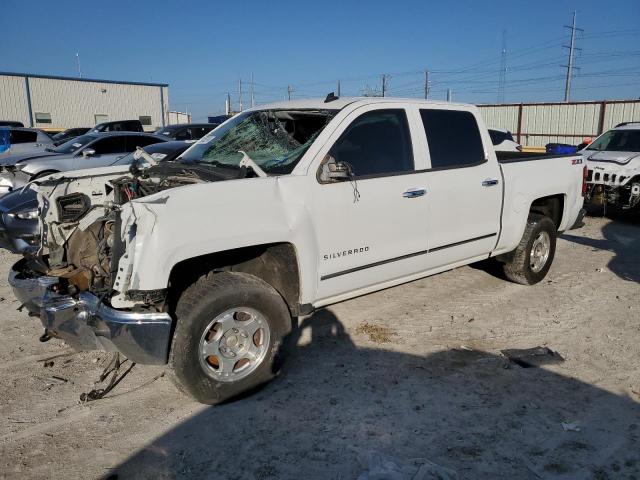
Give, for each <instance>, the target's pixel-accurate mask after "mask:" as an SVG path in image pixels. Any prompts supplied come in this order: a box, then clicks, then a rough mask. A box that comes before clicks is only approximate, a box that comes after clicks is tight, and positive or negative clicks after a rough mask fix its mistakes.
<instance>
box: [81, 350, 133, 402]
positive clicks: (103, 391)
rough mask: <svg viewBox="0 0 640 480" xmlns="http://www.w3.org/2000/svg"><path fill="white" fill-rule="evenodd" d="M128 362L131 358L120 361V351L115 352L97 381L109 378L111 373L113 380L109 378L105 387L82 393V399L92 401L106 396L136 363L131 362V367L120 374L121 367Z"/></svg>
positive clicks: (100, 381)
mask: <svg viewBox="0 0 640 480" xmlns="http://www.w3.org/2000/svg"><path fill="white" fill-rule="evenodd" d="M127 362H129V359H127V358H125V359H124V360H123V361H120V353H119V352H115V353H114V354H113V357H112V358H111V360H110V361H109V363H108V364H107V366H106V367H105V369H104V370H103V371H102V373H101V374H100V378H99V379H98V381H97V382H96V383H102V382H104V381H105V380H106V379H107V377H108V376H109V375H111V380H109V384H108V385H107V386H106V387H105V388H94V389H93V390H91V391H90V392H86V393H81V394H80V401H81V402H92V401H94V400H100V399H101V398H104V397H105V395H107V394H108V393H109V392H110V391H111V390H113V389H114V388H115V387H116V386H117V385H118V384H119V383H120V382H121V381H122V380H123V379H124V377H126V376H127V375H129V372H131V370H132V369H133V367H134V366H135V365H136V364H135V363H133V362H131V365H129V367H128V368H127V369H126V370H125V371H124V372H122V374H121V375H120V369H121V368H122V367H123V366H124V365H125V364H126V363H127ZM118 375H120V376H118Z"/></svg>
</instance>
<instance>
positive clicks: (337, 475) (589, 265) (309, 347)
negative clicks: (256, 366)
mask: <svg viewBox="0 0 640 480" xmlns="http://www.w3.org/2000/svg"><path fill="white" fill-rule="evenodd" d="M586 222H587V225H586V226H585V227H584V228H583V229H581V230H575V231H573V232H569V233H568V234H565V235H564V236H563V237H562V239H561V240H560V241H559V243H558V251H557V254H556V259H555V262H554V264H553V267H552V269H551V271H550V273H549V275H548V277H547V279H546V280H545V281H544V282H542V283H541V284H539V285H537V286H534V287H524V286H520V285H515V284H512V283H508V282H506V281H504V280H502V279H500V278H498V277H497V276H495V275H494V274H493V273H492V272H491V269H490V268H488V267H485V266H483V265H480V266H472V267H465V268H460V269H457V270H454V271H450V272H446V273H443V274H440V275H436V276H434V277H431V278H427V279H424V280H420V281H416V282H413V283H410V284H407V285H403V286H400V287H396V288H392V289H388V290H385V291H382V292H378V293H376V294H372V295H368V296H365V297H361V298H358V299H354V300H351V301H348V302H344V303H342V304H339V305H335V306H333V307H330V308H328V309H325V310H322V311H319V312H317V313H315V314H314V315H312V316H310V317H308V318H306V319H303V320H302V321H301V325H300V329H299V330H298V331H297V332H296V333H295V334H294V338H292V343H294V344H296V345H297V346H296V347H295V349H294V351H293V352H292V354H291V356H290V358H289V361H288V362H287V364H286V367H285V369H284V371H283V373H282V374H281V375H280V377H279V378H278V379H276V380H275V381H274V382H272V383H271V384H269V385H268V386H266V387H265V388H263V389H262V390H260V391H258V392H256V393H254V394H253V395H251V396H249V397H247V398H244V399H241V400H237V401H235V402H233V403H230V404H227V405H222V406H218V407H204V406H202V405H199V404H196V403H194V402H192V401H191V400H189V399H188V398H186V397H185V396H183V395H182V394H180V393H178V392H177V391H176V390H175V388H174V387H173V386H172V385H171V383H170V382H169V381H168V380H167V379H166V378H164V377H160V378H158V375H159V374H161V372H162V369H161V368H157V367H142V366H136V367H135V368H134V369H133V370H132V372H131V373H130V375H129V376H127V377H126V378H125V379H124V380H123V381H122V383H121V384H120V385H118V387H117V388H116V389H115V390H114V391H113V392H112V393H110V394H109V395H108V396H107V397H106V398H104V399H102V400H98V401H94V402H88V403H82V402H80V401H79V396H80V394H81V393H82V392H86V391H89V390H90V389H91V388H92V387H93V384H94V382H95V381H96V380H97V378H98V376H99V374H100V372H101V371H102V369H103V368H104V363H105V362H106V361H107V359H108V358H109V356H108V354H106V353H98V352H85V353H73V352H71V351H70V349H69V348H68V347H67V346H65V345H64V344H63V343H61V342H59V341H57V340H52V341H50V342H48V343H40V342H39V341H38V336H39V335H40V334H41V333H42V329H41V327H40V324H39V320H37V319H34V318H29V317H28V316H27V315H26V313H19V312H17V311H16V308H17V307H18V304H17V302H16V301H15V299H14V298H13V295H12V293H11V290H10V288H9V287H8V285H7V282H6V277H7V271H8V269H9V267H10V265H11V264H12V262H14V261H15V260H16V259H17V257H15V256H12V255H9V254H6V253H4V254H1V255H0V279H2V280H0V326H1V329H2V333H3V334H2V337H0V478H20V479H31V478H34V479H35V478H38V479H40V478H64V479H71V478H82V479H96V478H109V477H111V478H119V479H129V478H148V479H158V478H189V479H192V478H193V479H200V478H208V479H238V480H244V479H247V480H249V479H259V480H268V479H356V478H358V476H360V475H363V474H365V473H366V472H368V467H369V465H368V464H367V461H366V459H367V458H374V459H375V458H378V457H377V456H378V454H384V455H386V456H388V457H392V458H393V459H395V461H396V462H397V463H399V464H401V465H404V466H405V467H406V468H407V469H408V470H407V471H409V470H411V469H412V468H413V469H415V468H417V466H419V465H421V464H422V465H424V464H425V463H428V462H433V463H435V464H437V465H439V466H442V467H446V468H448V469H451V470H453V471H454V472H456V474H457V477H458V478H471V479H476V478H479V479H485V478H486V479H495V478H514V479H515V478H518V479H520V478H523V479H528V478H531V479H536V478H579V479H588V478H593V479H607V478H610V479H619V478H622V479H631V478H640V226H639V225H637V224H636V225H634V224H627V223H621V222H611V221H609V220H606V219H602V218H587V220H586ZM536 346H546V347H549V348H550V349H552V350H554V351H556V352H558V353H559V354H560V355H561V356H562V357H563V358H564V362H561V363H557V364H550V365H545V366H544V367H541V368H522V367H520V366H517V365H515V364H512V363H510V362H509V361H507V360H506V359H505V358H504V357H503V356H502V355H501V353H500V351H501V350H503V349H509V348H528V347H536ZM49 358H51V360H47V359H49ZM51 362H53V364H52V365H51ZM56 377H57V378H56ZM563 423H564V426H563ZM362 478H367V477H365V476H363V477H362ZM371 478H373V475H371ZM375 478H391V477H375ZM393 478H396V477H393ZM407 478H410V477H407ZM421 478H436V477H430V476H425V477H421Z"/></svg>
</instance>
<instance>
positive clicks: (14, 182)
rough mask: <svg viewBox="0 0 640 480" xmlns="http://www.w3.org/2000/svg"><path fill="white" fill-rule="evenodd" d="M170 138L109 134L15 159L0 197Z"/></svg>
mask: <svg viewBox="0 0 640 480" xmlns="http://www.w3.org/2000/svg"><path fill="white" fill-rule="evenodd" d="M166 141H168V140H167V139H166V138H162V137H159V136H157V135H153V134H150V133H137V132H106V133H90V134H87V135H81V136H80V137H76V138H73V139H71V140H69V141H68V142H67V143H64V144H62V145H60V146H59V147H56V148H53V149H51V151H50V152H44V153H43V155H40V156H30V157H27V158H24V157H15V158H14V160H15V162H14V163H13V164H12V165H10V164H5V165H4V166H3V169H4V172H3V173H2V174H1V175H0V196H1V195H2V194H6V193H8V192H10V191H12V190H15V189H17V188H22V187H23V186H24V185H26V184H27V183H29V182H30V181H32V180H34V179H35V178H38V177H41V176H45V175H49V174H51V173H56V172H64V171H67V170H80V169H84V168H95V167H102V166H107V165H112V164H113V163H114V162H115V161H116V160H118V159H119V158H122V157H123V156H125V155H126V154H127V153H130V152H133V151H134V150H135V149H136V147H146V146H147V145H152V144H154V143H158V142H166Z"/></svg>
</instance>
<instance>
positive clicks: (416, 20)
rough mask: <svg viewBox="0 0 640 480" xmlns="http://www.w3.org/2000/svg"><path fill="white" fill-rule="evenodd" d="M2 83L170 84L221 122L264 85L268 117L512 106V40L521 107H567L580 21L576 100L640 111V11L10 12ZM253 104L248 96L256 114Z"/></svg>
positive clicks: (74, 5) (572, 5)
mask: <svg viewBox="0 0 640 480" xmlns="http://www.w3.org/2000/svg"><path fill="white" fill-rule="evenodd" d="M2 5H3V13H2V15H1V16H0V31H2V34H3V39H4V40H3V42H2V43H1V44H0V71H15V72H28V73H40V74H53V75H69V76H75V75H77V69H76V60H75V54H76V52H79V53H80V59H81V65H82V71H83V74H84V76H85V77H91V78H105V79H113V80H133V81H153V82H166V83H169V84H170V87H169V99H170V107H171V108H172V109H175V110H181V111H184V110H185V109H188V110H189V112H192V113H193V114H194V119H198V120H202V119H204V118H205V116H206V115H207V114H215V113H220V112H221V110H222V109H223V107H224V98H225V95H226V92H227V91H229V92H230V93H231V95H232V99H233V101H234V103H236V104H237V88H238V80H239V79H242V80H243V81H244V83H245V88H246V90H247V91H248V84H249V80H250V77H251V74H252V73H253V75H254V81H255V87H254V88H255V92H256V101H257V102H258V103H263V102H268V101H273V100H281V99H283V98H285V96H286V93H287V85H291V86H292V87H293V89H294V92H293V97H309V96H324V95H326V93H328V92H330V91H332V90H335V82H336V81H337V80H338V79H340V80H341V86H342V94H343V95H360V94H362V92H363V91H364V90H365V89H366V88H367V87H369V88H371V89H376V88H379V87H380V75H381V74H382V73H387V74H389V75H391V76H390V79H389V93H390V94H391V95H395V96H421V95H422V92H423V81H424V77H423V75H424V74H423V73H421V72H422V71H423V70H424V69H425V68H428V69H429V70H430V72H431V73H430V80H431V93H430V95H431V97H432V98H444V97H445V95H446V90H447V89H448V88H451V89H452V92H453V98H454V100H456V101H465V102H475V103H480V102H482V103H490V102H496V101H497V99H498V78H499V73H498V71H499V68H500V51H501V46H502V37H503V30H506V43H507V68H508V70H507V81H506V87H505V99H506V101H508V102H520V101H556V100H562V98H563V88H564V74H565V72H566V70H564V69H563V68H562V67H561V66H560V65H562V64H565V63H566V49H564V48H562V44H565V43H567V42H568V40H567V39H568V31H567V29H565V28H563V25H566V24H569V23H570V21H571V12H572V11H573V10H577V11H578V26H579V27H580V28H583V29H584V33H583V34H579V35H578V37H577V46H578V47H581V48H582V52H578V54H577V57H576V62H575V64H576V66H578V67H581V69H580V70H579V71H576V76H575V78H574V81H573V86H574V89H573V92H572V98H573V99H575V100H587V99H604V98H607V99H612V98H638V97H640V26H639V23H638V20H640V1H638V0H626V1H609V2H602V1H598V2H596V1H590V0H589V1H578V0H555V1H535V2H533V1H528V2H523V1H520V2H518V1H513V0H511V1H509V2H507V1H485V2H480V1H461V0H458V1H448V2H428V1H397V2H389V1H385V2H382V1H368V2H360V1H349V0H342V1H338V2H335V1H314V2H304V1H301V0H298V1H297V2H293V1H270V2H267V1H234V2H214V1H173V2H162V1H159V0H155V1H147V0H137V1H133V0H129V1H128V2H123V1H120V0H114V1H109V2H99V3H98V2H87V1H86V0H85V1H82V2H75V1H63V0H61V1H58V2H51V1H39V0H37V1H36V0H29V1H24V0H3V2H2ZM9 39H11V41H9ZM248 100H249V96H248V94H247V92H245V95H244V104H245V106H246V105H247V104H248Z"/></svg>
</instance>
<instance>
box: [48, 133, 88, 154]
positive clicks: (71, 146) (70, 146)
mask: <svg viewBox="0 0 640 480" xmlns="http://www.w3.org/2000/svg"><path fill="white" fill-rule="evenodd" d="M95 138H96V137H94V136H93V135H80V136H79V137H75V138H72V139H71V140H69V141H68V142H65V143H63V144H62V145H60V146H59V147H56V148H51V149H49V150H50V151H51V152H56V153H74V152H77V151H78V150H80V149H81V148H82V147H84V146H86V145H87V144H88V143H89V142H91V141H92V140H95Z"/></svg>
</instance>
